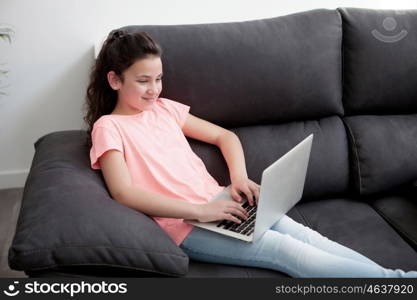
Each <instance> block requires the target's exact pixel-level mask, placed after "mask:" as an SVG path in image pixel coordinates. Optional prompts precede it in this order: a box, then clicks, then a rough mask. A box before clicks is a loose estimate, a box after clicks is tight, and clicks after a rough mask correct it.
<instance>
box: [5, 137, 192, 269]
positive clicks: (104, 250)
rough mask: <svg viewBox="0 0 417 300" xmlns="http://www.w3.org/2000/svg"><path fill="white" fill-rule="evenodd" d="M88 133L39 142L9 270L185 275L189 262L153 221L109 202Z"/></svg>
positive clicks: (44, 138)
mask: <svg viewBox="0 0 417 300" xmlns="http://www.w3.org/2000/svg"><path fill="white" fill-rule="evenodd" d="M85 134H86V132H85V131H67V132H54V133H51V134H48V135H45V136H43V137H41V138H40V139H39V140H38V141H37V142H36V144H35V147H36V153H35V156H34V159H33V162H32V167H31V170H30V175H29V178H28V179H27V181H26V185H25V188H24V195H23V201H22V208H21V211H20V216H19V220H18V224H17V228H16V235H15V237H14V240H13V243H12V247H11V248H10V251H9V264H10V267H11V268H13V269H16V270H29V271H31V270H42V269H48V268H49V269H53V268H60V267H73V266H83V267H88V266H91V267H102V268H103V267H106V266H107V267H110V268H111V267H114V266H117V267H118V268H119V269H127V270H130V271H132V270H137V271H140V272H144V271H146V272H149V273H159V274H165V275H169V276H183V275H185V274H186V273H187V271H188V256H187V255H186V254H185V253H184V252H183V251H182V250H181V249H180V248H178V247H177V246H176V245H175V243H174V242H173V241H172V240H171V239H170V238H169V237H168V236H167V235H166V234H165V232H163V231H162V229H161V228H160V227H159V226H158V225H157V224H156V223H155V222H154V221H153V220H152V219H150V218H149V217H148V216H146V215H144V214H142V213H140V212H138V211H135V210H133V209H130V208H128V207H126V206H124V205H121V204H119V203H117V202H115V201H114V200H113V199H111V198H110V196H109V193H108V190H107V188H106V185H105V183H104V181H103V177H102V175H101V173H100V171H93V170H92V169H91V168H90V166H89V163H90V162H89V158H88V149H86V147H84V145H83V142H84V140H85Z"/></svg>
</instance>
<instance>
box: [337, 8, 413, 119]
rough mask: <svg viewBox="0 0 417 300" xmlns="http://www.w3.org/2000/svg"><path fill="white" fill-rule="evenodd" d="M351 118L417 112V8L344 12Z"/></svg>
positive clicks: (345, 93)
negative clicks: (355, 115) (365, 115)
mask: <svg viewBox="0 0 417 300" xmlns="http://www.w3.org/2000/svg"><path fill="white" fill-rule="evenodd" d="M338 11H339V12H340V13H341V16H342V19H343V89H344V91H343V103H344V107H345V110H346V115H353V114H397V113H398V114H400V113H401V114H410V113H416V112H417V101H416V95H417V76H416V72H417V60H416V45H417V35H416V33H415V31H416V27H417V10H376V9H362V8H361V9H359V8H339V9H338Z"/></svg>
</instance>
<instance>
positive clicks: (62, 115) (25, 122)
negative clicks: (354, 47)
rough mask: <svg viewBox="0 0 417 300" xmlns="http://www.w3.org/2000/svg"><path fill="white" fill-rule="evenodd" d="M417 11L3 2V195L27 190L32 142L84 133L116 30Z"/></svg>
mask: <svg viewBox="0 0 417 300" xmlns="http://www.w3.org/2000/svg"><path fill="white" fill-rule="evenodd" d="M337 7H367V8H377V9H383V8H390V9H391V8H392V9H408V8H413V9H415V8H417V0H412V1H410V0H409V1H405V0H404V1H401V0H395V1H370V0H367V1H347V0H346V1H324V0H322V1H308V0H304V1H302V0H297V1H296V0H293V1H288V2H284V1H275V0H257V1H237V0H232V1H227V0H207V1H198V0H177V1H174V0H173V1H162V0H118V1H116V0H36V1H35V0H0V25H1V24H3V25H4V24H6V25H10V26H12V28H13V29H14V31H15V36H14V39H13V42H12V44H8V43H6V42H3V41H1V40H0V64H1V63H7V65H5V66H4V65H0V67H3V68H7V69H9V70H10V72H9V75H8V77H7V78H5V79H4V78H3V83H0V86H1V85H4V84H7V85H8V87H6V88H3V90H4V91H5V92H7V95H6V96H0V146H1V149H0V189H1V188H12V187H22V186H24V183H25V180H26V176H27V173H28V170H29V168H30V164H31V162H32V158H33V154H34V147H33V143H34V142H35V141H36V140H37V139H38V138H39V137H41V136H43V135H44V134H47V133H50V132H53V131H59V130H73V129H81V128H83V126H84V125H83V120H82V117H83V112H82V105H83V102H84V94H85V89H86V86H87V81H88V72H89V68H90V66H91V64H92V61H93V46H94V45H95V44H97V43H98V42H101V41H102V40H103V38H104V37H105V36H106V35H107V33H108V32H109V31H110V30H111V29H114V28H117V27H121V26H125V25H133V24H192V23H217V22H231V21H244V20H252V19H259V18H270V17H276V16H280V15H286V14H290V13H294V12H299V11H305V10H310V9H316V8H329V9H334V8H337Z"/></svg>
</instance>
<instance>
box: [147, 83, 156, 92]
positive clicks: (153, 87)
mask: <svg viewBox="0 0 417 300" xmlns="http://www.w3.org/2000/svg"><path fill="white" fill-rule="evenodd" d="M157 92H158V86H157V85H156V84H153V85H151V86H150V87H149V89H148V94H151V95H153V94H156V93H157Z"/></svg>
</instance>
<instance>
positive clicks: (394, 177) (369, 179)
mask: <svg viewBox="0 0 417 300" xmlns="http://www.w3.org/2000/svg"><path fill="white" fill-rule="evenodd" d="M344 120H345V122H346V126H347V130H348V132H349V138H350V142H351V144H352V145H351V148H352V152H351V154H352V159H351V166H352V172H351V173H352V179H353V184H354V187H355V189H356V192H357V193H359V194H363V195H366V194H372V193H380V192H384V191H388V190H390V189H392V188H395V187H398V186H400V185H402V184H406V183H409V184H410V185H411V184H412V182H413V181H414V180H415V179H416V178H417V115H392V116H391V115H386V116H352V117H347V118H345V119H344Z"/></svg>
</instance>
